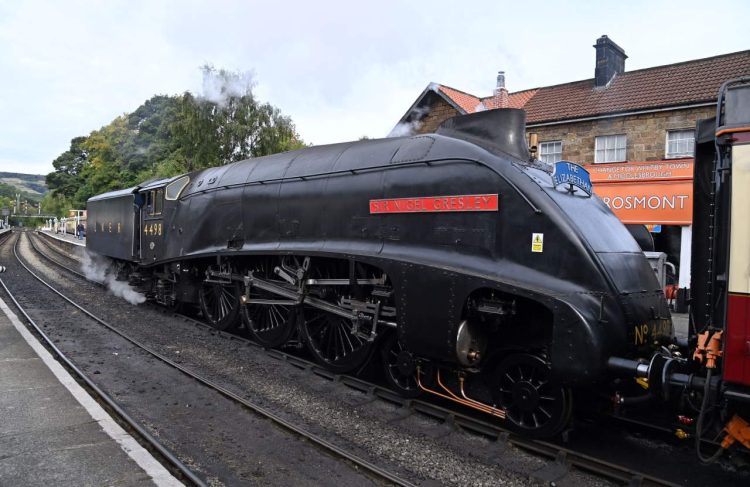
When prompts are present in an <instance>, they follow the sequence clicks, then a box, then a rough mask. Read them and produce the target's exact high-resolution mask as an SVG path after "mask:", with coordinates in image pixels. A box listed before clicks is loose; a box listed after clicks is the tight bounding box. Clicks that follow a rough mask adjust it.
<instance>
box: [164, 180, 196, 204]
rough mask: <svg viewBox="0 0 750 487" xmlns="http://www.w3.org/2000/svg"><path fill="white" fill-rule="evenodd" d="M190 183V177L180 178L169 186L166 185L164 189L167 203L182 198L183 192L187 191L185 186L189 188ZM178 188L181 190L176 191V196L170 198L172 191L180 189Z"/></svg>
mask: <svg viewBox="0 0 750 487" xmlns="http://www.w3.org/2000/svg"><path fill="white" fill-rule="evenodd" d="M189 182H190V176H182V177H180V178H177V179H175V180H174V181H172V182H171V183H169V184H168V185H166V187H165V188H164V199H165V200H167V201H175V200H178V199H179V198H180V195H181V194H182V191H183V190H184V189H185V186H187V185H188V183H189ZM178 187H179V189H178V190H177V191H176V194H175V196H174V197H173V198H170V196H169V193H170V190H173V189H174V188H178Z"/></svg>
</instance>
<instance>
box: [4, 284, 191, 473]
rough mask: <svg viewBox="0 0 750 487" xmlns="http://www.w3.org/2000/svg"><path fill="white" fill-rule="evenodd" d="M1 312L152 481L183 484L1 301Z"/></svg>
mask: <svg viewBox="0 0 750 487" xmlns="http://www.w3.org/2000/svg"><path fill="white" fill-rule="evenodd" d="M0 309H2V310H3V312H4V313H5V315H6V316H7V317H8V319H10V322H11V323H13V326H14V327H15V328H16V330H18V332H19V333H20V334H21V336H22V337H23V338H24V340H26V343H28V344H29V345H30V346H31V348H33V349H34V351H35V352H36V354H37V355H38V356H39V358H40V359H42V361H43V362H44V363H45V364H46V365H47V367H49V369H50V370H51V371H52V373H53V374H55V377H57V380H59V381H60V382H61V383H62V385H64V386H65V387H66V388H67V389H68V390H69V391H70V393H71V394H73V397H75V398H76V400H77V401H78V402H79V403H80V404H81V406H83V407H84V409H86V411H88V413H89V414H90V415H91V417H92V418H94V421H96V422H97V423H99V425H100V426H101V427H102V429H103V430H104V432H105V433H107V434H108V435H109V436H110V437H111V438H112V439H113V440H115V441H116V442H117V443H118V444H119V445H120V447H121V448H122V449H123V451H124V452H125V453H127V455H128V456H129V457H130V458H132V459H133V461H134V462H135V463H137V464H138V466H140V467H141V468H142V469H143V470H145V472H146V473H147V474H148V475H149V476H150V477H151V479H152V480H153V481H154V483H156V485H159V486H165V487H171V486H179V485H183V484H182V483H180V482H179V481H178V480H177V479H176V478H174V477H173V476H172V474H171V473H169V471H167V469H166V468H164V466H163V465H162V464H161V463H159V462H158V461H156V459H155V458H154V457H153V456H152V455H151V454H150V453H149V452H148V451H146V449H144V448H143V447H142V446H141V445H140V444H139V443H138V442H137V441H135V439H134V438H133V437H132V436H130V435H129V434H128V433H126V432H125V430H123V429H122V428H121V427H120V425H118V424H117V423H115V421H114V419H112V417H111V416H109V414H107V412H106V411H104V409H102V407H101V406H100V405H99V404H98V403H97V402H96V401H95V400H94V399H93V398H92V397H91V396H89V395H88V393H87V392H86V391H85V390H84V389H83V387H81V386H80V385H79V384H78V383H77V382H76V381H75V379H73V377H72V376H71V375H70V374H69V373H68V371H67V370H65V369H64V368H63V367H62V365H60V363H58V362H57V361H56V360H55V359H54V358H53V357H52V355H51V354H50V353H49V352H48V351H47V349H46V348H44V347H43V346H42V344H41V343H39V342H38V341H37V340H36V338H34V336H33V335H32V334H31V333H30V332H29V330H27V329H26V327H25V326H24V325H23V323H21V322H20V321H19V320H18V317H17V316H16V315H15V314H14V313H13V311H11V309H10V308H8V305H7V304H5V301H3V300H2V299H1V298H0Z"/></svg>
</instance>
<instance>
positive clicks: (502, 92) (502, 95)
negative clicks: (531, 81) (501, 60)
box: [494, 71, 509, 108]
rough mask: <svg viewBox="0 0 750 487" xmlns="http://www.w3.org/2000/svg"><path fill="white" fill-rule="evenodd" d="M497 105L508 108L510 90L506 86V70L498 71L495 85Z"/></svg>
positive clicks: (497, 106)
mask: <svg viewBox="0 0 750 487" xmlns="http://www.w3.org/2000/svg"><path fill="white" fill-rule="evenodd" d="M494 98H495V107H496V108H508V103H509V102H508V90H507V89H506V88H505V71H498V72H497V85H496V86H495V93H494Z"/></svg>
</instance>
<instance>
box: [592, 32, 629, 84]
mask: <svg viewBox="0 0 750 487" xmlns="http://www.w3.org/2000/svg"><path fill="white" fill-rule="evenodd" d="M594 48H596V69H595V70H594V78H595V80H594V85H595V86H596V87H597V88H603V87H606V86H607V85H608V84H609V82H610V81H612V79H613V78H614V77H615V76H616V75H618V74H620V73H622V72H623V71H625V60H626V59H627V58H628V57H627V56H626V55H625V51H623V50H622V48H621V47H620V46H618V45H617V44H615V43H614V42H613V41H612V40H611V39H610V38H609V37H607V36H601V37H600V38H598V39H597V40H596V44H594Z"/></svg>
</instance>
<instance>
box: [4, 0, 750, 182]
mask: <svg viewBox="0 0 750 487" xmlns="http://www.w3.org/2000/svg"><path fill="white" fill-rule="evenodd" d="M717 5H718V4H717ZM720 6H721V8H720V9H718V8H715V7H716V6H714V5H712V4H710V3H706V2H705V1H703V2H691V1H685V0H682V1H679V2H666V1H655V0H648V1H612V2H609V1H604V0H600V1H598V2H585V1H580V2H559V3H557V2H542V1H536V2H520V1H515V2H508V1H500V0H494V1H486V2H470V1H464V2H460V1H456V0H451V1H445V2H443V1H437V0H432V1H430V2H407V1H402V2H389V1H385V0H377V1H372V2H355V1H353V0H349V1H341V2H327V1H324V0H318V1H315V2H309V1H296V2H295V1H286V2H284V1H254V2H253V1H249V0H246V1H243V0H236V1H221V0H214V1H198V0H194V1H187V0H180V1H159V0H151V1H137V0H126V1H112V0H110V1H98V2H96V1H68V0H58V1H42V0H26V1H20V0H19V1H14V0H0V171H15V172H26V173H38V174H45V173H47V172H50V171H51V170H52V160H54V159H55V157H57V156H58V155H59V154H60V153H61V152H63V151H65V150H66V149H67V148H68V147H69V144H70V139H72V138H73V137H76V136H80V135H87V134H89V133H90V132H91V131H92V130H96V129H98V128H100V127H101V126H103V125H106V124H107V123H109V122H110V121H111V120H112V119H113V118H115V117H117V116H118V115H121V114H123V113H127V112H132V111H133V110H135V109H136V108H137V107H138V106H139V105H140V104H141V103H143V102H144V101H145V100H147V99H148V98H150V97H151V96H153V95H155V94H167V95H174V94H179V93H183V92H184V91H188V90H189V91H192V92H194V93H199V90H200V88H199V87H200V85H201V73H200V70H199V67H200V66H201V65H204V64H206V63H209V64H213V65H214V66H216V67H217V68H226V69H230V70H236V71H253V72H254V73H255V79H256V81H257V88H256V94H257V95H258V96H259V98H260V99H261V100H262V101H268V102H270V103H272V104H273V105H276V106H277V107H279V108H280V109H281V110H282V111H283V112H284V113H285V114H287V115H289V116H291V117H292V119H293V120H294V122H295V124H296V126H297V130H298V132H299V133H300V135H301V136H302V138H303V139H304V140H305V142H310V143H314V144H324V143H331V142H340V141H346V140H352V139H356V138H358V137H360V136H362V135H367V136H369V137H383V136H385V135H387V134H388V132H389V131H390V130H391V128H393V126H394V125H395V124H396V123H397V122H398V120H399V119H400V118H401V116H402V115H403V114H404V112H405V111H406V110H407V109H408V108H409V106H410V105H411V104H412V103H413V102H414V101H415V99H416V97H417V96H418V95H419V94H420V93H421V91H422V90H423V89H424V88H425V87H426V86H427V85H428V83H430V82H431V81H434V82H437V83H442V84H446V85H449V86H453V87H454V88H458V89H461V90H464V91H467V92H469V93H472V94H475V95H478V96H487V95H490V94H491V92H492V89H493V88H494V86H495V77H496V74H497V71H498V70H505V72H506V80H507V83H506V85H507V87H508V89H509V90H510V91H511V92H512V91H517V90H522V89H527V88H534V87H537V86H546V85H551V84H556V83H564V82H569V81H576V80H581V79H587V78H592V77H593V75H594V48H593V47H592V45H593V44H594V42H595V40H596V38H597V37H599V36H600V35H602V34H607V35H608V36H609V37H610V38H611V39H612V40H614V41H615V42H616V43H618V44H619V45H620V46H621V47H622V48H623V49H624V50H625V52H626V53H627V55H628V60H627V61H626V63H625V68H626V70H633V69H639V68H645V67H651V66H658V65H662V64H670V63H675V62H680V61H687V60H690V59H697V58H702V57H708V56H714V55H718V54H725V53H729V52H735V51H740V50H745V49H750V34H748V32H749V31H748V28H747V21H748V19H749V18H750V2H748V1H747V0H744V1H743V0H738V1H731V0H729V1H724V2H721V4H720ZM719 13H722V14H724V15H723V16H722V17H718V16H717V15H718V14H719Z"/></svg>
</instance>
